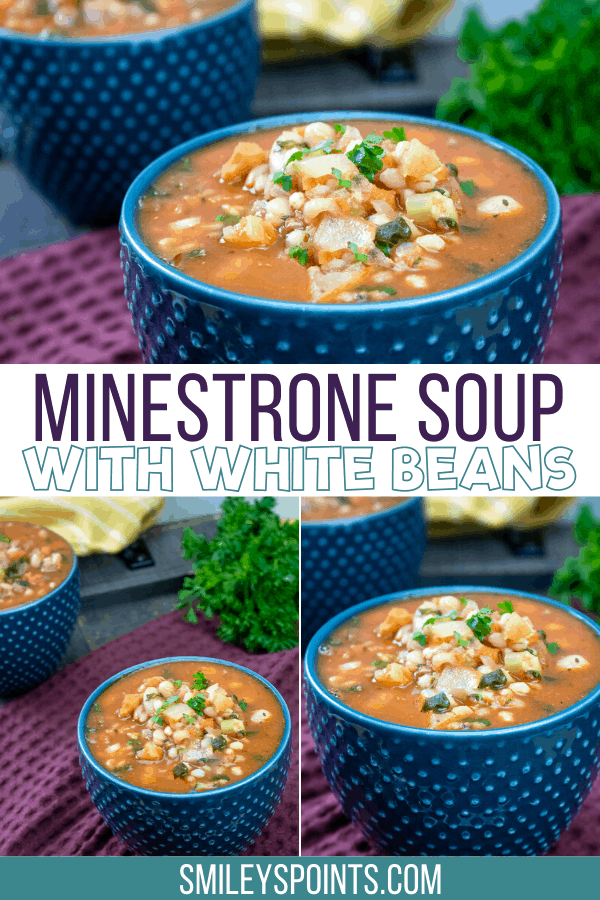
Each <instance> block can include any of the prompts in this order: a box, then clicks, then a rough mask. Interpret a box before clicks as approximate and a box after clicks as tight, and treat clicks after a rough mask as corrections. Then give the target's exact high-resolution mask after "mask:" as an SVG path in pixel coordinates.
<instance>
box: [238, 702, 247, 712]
mask: <svg viewBox="0 0 600 900" xmlns="http://www.w3.org/2000/svg"><path fill="white" fill-rule="evenodd" d="M238 706H239V708H240V709H241V710H242V712H246V710H247V709H248V704H247V703H246V701H245V700H240V701H239V703H238Z"/></svg>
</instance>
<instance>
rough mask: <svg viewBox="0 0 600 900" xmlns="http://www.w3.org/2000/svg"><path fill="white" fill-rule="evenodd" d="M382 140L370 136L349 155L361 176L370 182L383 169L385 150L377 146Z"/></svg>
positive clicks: (375, 136)
mask: <svg viewBox="0 0 600 900" xmlns="http://www.w3.org/2000/svg"><path fill="white" fill-rule="evenodd" d="M381 140H382V138H380V137H377V135H374V134H373V135H369V137H367V138H365V139H364V141H362V142H361V143H360V144H358V145H357V146H356V147H354V148H353V149H352V150H351V151H350V152H349V153H348V154H347V156H348V159H349V160H350V161H351V162H353V163H354V165H355V166H356V167H357V169H358V171H359V172H360V173H361V175H364V176H365V178H367V179H368V180H369V181H373V178H374V177H375V175H376V174H377V173H378V172H380V171H381V170H382V169H383V160H382V158H381V157H382V156H384V155H385V150H384V149H383V147H378V146H377V144H378V143H379V142H380V141H381Z"/></svg>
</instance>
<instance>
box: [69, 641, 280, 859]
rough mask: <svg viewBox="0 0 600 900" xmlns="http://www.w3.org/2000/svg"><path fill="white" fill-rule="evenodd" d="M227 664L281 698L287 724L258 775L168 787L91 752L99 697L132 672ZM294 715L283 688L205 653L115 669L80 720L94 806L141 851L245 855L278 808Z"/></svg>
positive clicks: (83, 762) (81, 747)
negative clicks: (200, 787)
mask: <svg viewBox="0 0 600 900" xmlns="http://www.w3.org/2000/svg"><path fill="white" fill-rule="evenodd" d="M190 660H191V661H193V662H196V661H197V662H200V663H204V662H208V663H220V664H222V665H225V666H230V667H231V668H233V669H239V670H240V672H246V673H247V674H248V675H251V676H252V677H253V678H256V679H258V681H262V683H263V684H264V685H265V686H266V687H267V688H269V690H270V691H271V693H272V694H273V695H274V696H275V698H276V700H278V701H279V703H280V705H281V708H282V710H283V715H284V720H285V729H284V734H283V737H282V739H281V743H280V744H279V747H278V749H277V750H276V752H275V753H274V754H273V756H272V757H271V759H269V760H267V762H266V763H265V764H264V766H262V768H260V769H259V770H258V771H257V772H254V774H252V775H250V776H248V778H244V779H243V780H242V781H238V782H237V783H236V784H229V785H227V786H226V787H222V788H215V790H214V791H207V792H206V793H198V794H195V793H194V794H168V793H165V792H159V791H149V790H146V789H145V788H140V787H136V786H135V785H132V784H127V783H126V782H125V781H121V779H120V778H116V777H115V776H114V775H111V774H110V772H108V770H107V769H105V768H103V766H101V765H100V763H98V762H97V761H96V760H95V759H94V757H93V756H92V754H91V753H90V751H89V749H88V746H87V741H86V739H85V725H86V721H87V717H88V714H89V711H90V708H91V706H92V704H94V703H95V702H96V700H97V699H98V697H99V696H100V694H102V692H103V691H105V690H106V688H107V687H109V685H111V684H113V683H114V682H115V681H117V680H118V679H119V678H122V677H123V676H124V675H128V674H129V673H130V672H136V671H139V670H140V669H147V668H148V667H149V666H157V665H162V664H169V663H174V662H187V661H190ZM291 734H292V728H291V722H290V714H289V711H288V708H287V706H286V704H285V701H284V699H283V697H282V696H281V694H280V693H279V692H278V691H277V690H276V689H275V688H274V687H273V685H272V684H269V682H268V681H266V680H265V679H264V678H263V677H262V676H261V675H257V673H256V672H253V671H252V670H251V669H246V668H245V667H244V666H238V665H237V664H236V663H230V662H225V661H224V660H221V659H211V658H209V657H198V656H178V657H170V658H168V659H154V660H151V661H150V662H146V663H142V664H141V665H137V666H132V667H131V668H130V669H125V670H124V671H123V672H119V673H118V674H117V675H113V677H112V678H109V679H108V680H107V681H105V682H104V684H101V685H100V687H99V688H96V690H95V691H94V693H93V694H92V695H91V697H90V698H89V699H88V700H87V701H86V703H85V706H84V707H83V709H82V710H81V714H80V716H79V722H78V724H77V742H78V744H79V761H80V763H81V770H82V773H83V777H84V779H85V786H86V787H87V789H88V791H89V794H90V796H91V798H92V801H93V803H94V806H95V807H96V809H97V810H98V812H99V813H100V815H101V816H102V818H103V819H104V821H105V822H106V824H107V825H108V827H109V828H110V830H111V831H112V832H113V833H114V834H116V835H117V837H119V838H121V840H122V841H124V842H125V843H126V844H127V846H128V847H129V848H130V849H131V850H133V851H134V852H135V853H139V854H140V855H141V856H237V855H239V854H240V853H242V851H243V850H245V849H246V848H247V847H248V846H249V845H250V844H252V842H253V841H254V839H255V838H256V837H258V835H259V834H260V833H261V831H262V830H263V829H264V827H265V826H266V824H267V822H268V821H269V819H270V818H271V816H272V815H273V813H274V812H275V808H276V806H277V805H278V803H279V801H280V800H281V797H282V795H283V791H284V788H285V784H286V781H287V776H288V771H289V768H290V762H291V755H292V741H291Z"/></svg>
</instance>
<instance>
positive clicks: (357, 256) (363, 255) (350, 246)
mask: <svg viewBox="0 0 600 900" xmlns="http://www.w3.org/2000/svg"><path fill="white" fill-rule="evenodd" d="M348 249H349V250H351V251H352V253H353V254H354V259H355V260H356V262H366V261H367V260H368V258H369V257H368V256H367V254H366V253H359V252H358V247H357V246H356V244H355V243H353V242H352V241H348Z"/></svg>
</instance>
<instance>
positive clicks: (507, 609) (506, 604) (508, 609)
mask: <svg viewBox="0 0 600 900" xmlns="http://www.w3.org/2000/svg"><path fill="white" fill-rule="evenodd" d="M514 611H515V608H514V606H513V605H512V603H511V602H510V600H502V601H501V602H500V603H499V604H498V612H501V613H512V612H514Z"/></svg>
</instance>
